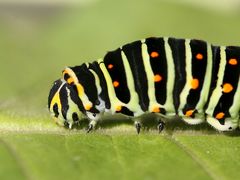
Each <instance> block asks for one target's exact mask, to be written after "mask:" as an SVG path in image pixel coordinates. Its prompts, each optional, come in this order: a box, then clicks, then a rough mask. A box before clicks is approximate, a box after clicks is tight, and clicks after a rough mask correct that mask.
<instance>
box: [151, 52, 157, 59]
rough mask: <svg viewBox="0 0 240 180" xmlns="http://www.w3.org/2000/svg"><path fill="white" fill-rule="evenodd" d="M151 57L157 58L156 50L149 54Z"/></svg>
mask: <svg viewBox="0 0 240 180" xmlns="http://www.w3.org/2000/svg"><path fill="white" fill-rule="evenodd" d="M150 56H151V57H152V58H157V57H158V56H159V54H158V52H156V51H153V52H151V55H150Z"/></svg>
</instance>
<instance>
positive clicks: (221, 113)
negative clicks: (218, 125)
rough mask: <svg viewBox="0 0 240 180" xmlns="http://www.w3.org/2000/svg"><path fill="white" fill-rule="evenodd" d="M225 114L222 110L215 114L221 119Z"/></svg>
mask: <svg viewBox="0 0 240 180" xmlns="http://www.w3.org/2000/svg"><path fill="white" fill-rule="evenodd" d="M224 116H225V114H224V113H223V112H220V113H218V114H217V115H216V116H215V118H216V119H218V120H219V119H222V118H223V117H224Z"/></svg>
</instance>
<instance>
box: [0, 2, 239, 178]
mask: <svg viewBox="0 0 240 180" xmlns="http://www.w3.org/2000/svg"><path fill="white" fill-rule="evenodd" d="M176 2H177V1H176V0H172V1H171V2H167V1H157V0H148V1H140V0H132V1H129V0H121V1H112V0H102V1H96V2H93V3H91V4H87V5H80V6H78V5H74V7H70V6H61V5H59V6H39V7H38V6H36V7H34V5H33V6H27V7H28V8H24V5H20V6H17V5H16V7H17V8H10V9H7V10H6V11H4V12H6V13H0V39H1V41H0V65H1V71H0V78H1V79H0V81H1V88H0V160H1V161H0V162H1V163H0V164H1V165H0V179H124V180H125V179H237V178H238V177H239V176H240V171H239V169H240V156H239V153H238V152H239V150H240V147H239V146H240V142H239V141H240V139H239V132H235V133H219V132H217V131H215V130H213V129H212V128H211V127H209V126H208V125H207V124H203V125H197V126H190V125H186V124H184V123H183V122H179V121H173V122H167V123H166V129H165V130H164V131H163V132H162V133H161V134H158V132H157V131H156V130H155V127H154V126H155V125H153V124H154V123H152V125H153V126H152V127H151V128H150V129H148V128H146V129H145V130H143V131H141V134H140V135H137V134H136V132H135V128H134V127H133V126H132V122H131V121H128V122H126V120H125V121H124V120H123V121H117V120H116V119H114V120H113V119H109V120H107V121H104V122H100V124H99V127H98V129H97V130H96V131H94V132H93V133H90V134H86V133H85V131H84V129H73V130H68V129H64V128H62V127H59V126H57V125H56V124H55V123H54V122H53V121H52V119H51V118H50V117H49V114H48V111H47V97H48V92H49V89H50V86H51V85H52V82H53V81H54V80H55V79H58V78H60V76H61V70H62V69H63V68H64V67H65V66H73V65H79V64H81V63H83V62H86V61H89V62H90V61H93V60H96V59H98V58H99V57H102V56H104V54H105V52H106V51H109V50H114V49H116V48H117V47H119V46H121V45H123V44H125V43H128V42H132V41H134V40H138V39H142V38H145V37H149V36H173V37H181V38H185V37H187V38H197V39H203V40H207V41H209V42H212V43H213V44H223V45H225V44H229V45H237V44H238V45H239V42H240V35H239V32H240V31H239V29H240V21H239V12H238V11H234V12H231V13H226V12H225V13H221V12H220V11H212V10H211V9H209V8H206V9H204V8H203V7H204V6H201V8H198V7H197V6H192V5H184V4H181V3H176ZM228 3H230V1H229V2H228ZM48 5H49V4H48ZM13 7H15V6H13ZM30 7H31V8H30ZM231 7H232V6H231ZM18 8H19V9H18ZM8 10H9V11H8ZM7 12H8V13H7ZM116 121H117V122H116ZM149 121H151V118H150V117H149Z"/></svg>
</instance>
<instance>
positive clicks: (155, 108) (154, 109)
mask: <svg viewBox="0 0 240 180" xmlns="http://www.w3.org/2000/svg"><path fill="white" fill-rule="evenodd" d="M152 112H155V113H159V112H160V108H159V107H154V108H153V110H152Z"/></svg>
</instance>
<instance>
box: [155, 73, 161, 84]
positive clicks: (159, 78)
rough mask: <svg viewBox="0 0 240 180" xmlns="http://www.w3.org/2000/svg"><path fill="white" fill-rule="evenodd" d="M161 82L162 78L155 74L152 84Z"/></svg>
mask: <svg viewBox="0 0 240 180" xmlns="http://www.w3.org/2000/svg"><path fill="white" fill-rule="evenodd" d="M161 80H162V76H160V75H159V74H156V75H155V76H154V82H160V81H161Z"/></svg>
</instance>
